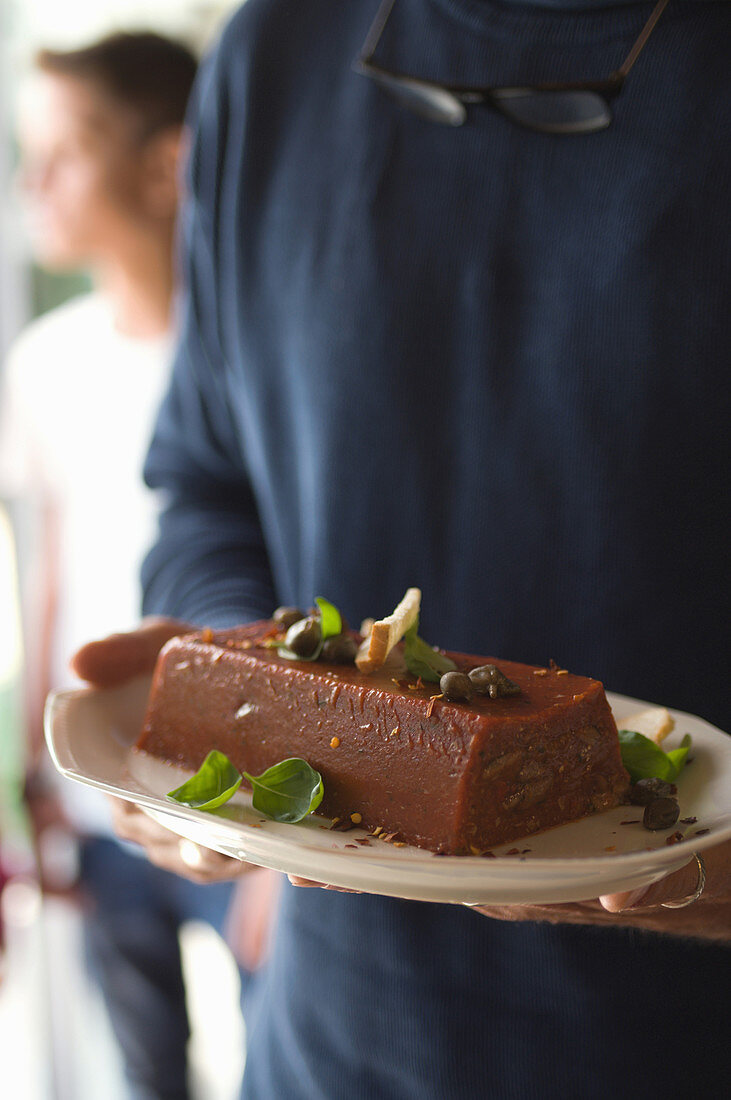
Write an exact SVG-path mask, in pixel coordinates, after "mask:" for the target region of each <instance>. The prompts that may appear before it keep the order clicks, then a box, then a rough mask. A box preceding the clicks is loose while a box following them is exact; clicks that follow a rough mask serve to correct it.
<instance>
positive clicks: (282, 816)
mask: <svg viewBox="0 0 731 1100" xmlns="http://www.w3.org/2000/svg"><path fill="white" fill-rule="evenodd" d="M244 776H245V778H246V779H248V781H249V783H251V787H252V790H253V798H252V805H253V807H254V809H255V810H259V811H260V812H261V813H263V814H266V816H267V817H271V818H273V819H274V821H284V822H287V823H288V824H294V823H295V822H296V821H301V820H302V818H303V817H307V815H308V814H309V813H311V812H312V811H313V810H316V809H317V807H318V806H319V805H320V803H321V802H322V796H323V794H324V787H323V785H322V776H321V775H320V773H319V772H316V771H315V769H314V768H311V767H310V765H309V764H308V763H307V761H306V760H301V759H300V757H298V756H293V757H290V759H288V760H280V762H279V763H278V764H274V765H273V766H272V767H271V768H267V770H266V771H265V772H262V774H261V775H249V773H248V772H244Z"/></svg>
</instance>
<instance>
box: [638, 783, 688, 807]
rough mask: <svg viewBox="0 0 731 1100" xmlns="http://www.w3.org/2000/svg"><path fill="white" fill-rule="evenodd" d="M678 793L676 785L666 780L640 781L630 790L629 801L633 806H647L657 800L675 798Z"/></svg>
mask: <svg viewBox="0 0 731 1100" xmlns="http://www.w3.org/2000/svg"><path fill="white" fill-rule="evenodd" d="M677 793H678V788H677V787H676V786H675V784H674V783H666V782H665V780H664V779H638V780H637V782H636V783H633V784H632V786H631V787H630V789H629V800H630V802H631V803H632V805H633V806H647V805H649V803H650V802H652V801H653V799H655V798H673V797H674V796H675V795H676V794H677Z"/></svg>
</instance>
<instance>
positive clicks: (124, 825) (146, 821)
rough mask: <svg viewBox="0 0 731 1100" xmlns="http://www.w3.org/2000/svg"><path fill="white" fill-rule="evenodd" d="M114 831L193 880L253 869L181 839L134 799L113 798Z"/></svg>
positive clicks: (222, 879) (162, 864) (216, 878)
mask: <svg viewBox="0 0 731 1100" xmlns="http://www.w3.org/2000/svg"><path fill="white" fill-rule="evenodd" d="M108 801H109V802H110V804H111V807H112V823H113V825H114V831H115V832H116V834H117V836H119V837H120V838H121V839H122V840H129V841H132V843H133V844H139V845H141V847H143V848H144V849H145V854H146V855H147V858H148V859H149V860H150V862H151V863H154V864H155V865H156V866H157V867H161V868H162V869H163V870H165V871H172V872H173V874H176V875H181V876H182V877H183V878H187V879H190V880H191V881H192V882H198V883H202V884H205V883H209V882H226V881H228V880H229V879H232V878H238V876H239V875H242V874H246V873H247V872H248V871H250V870H252V867H251V865H250V864H248V863H244V862H243V861H241V860H238V859H232V858H231V857H230V856H224V855H221V853H220V852H214V851H213V850H212V849H211V848H205V847H203V845H201V844H195V843H194V842H193V841H192V840H184V839H181V838H180V837H179V836H178V835H177V833H174V832H172V831H171V830H170V829H166V828H165V826H164V825H160V823H159V822H157V821H153V819H152V818H151V817H149V816H148V815H147V814H146V813H144V812H143V811H142V810H140V809H139V808H138V807H137V806H135V805H134V803H132V802H125V801H123V800H122V799H119V798H109V799H108Z"/></svg>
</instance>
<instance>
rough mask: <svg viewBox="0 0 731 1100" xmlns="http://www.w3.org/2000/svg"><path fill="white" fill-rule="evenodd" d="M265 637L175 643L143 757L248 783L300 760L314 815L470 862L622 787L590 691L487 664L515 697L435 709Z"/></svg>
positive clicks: (155, 696) (266, 626) (264, 626)
mask: <svg viewBox="0 0 731 1100" xmlns="http://www.w3.org/2000/svg"><path fill="white" fill-rule="evenodd" d="M271 625H272V624H271V623H270V622H268V621H266V622H259V623H252V624H250V625H248V626H246V627H240V628H238V629H235V630H226V631H220V632H217V633H212V632H211V631H203V632H201V633H197V634H189V635H186V636H184V637H180V638H173V639H172V640H171V641H170V642H168V644H167V645H166V646H165V648H164V649H163V651H162V652H161V654H160V657H159V659H158V663H157V668H156V671H155V677H154V681H153V687H152V692H151V695H150V702H149V705H148V710H147V714H146V717H145V722H144V727H143V732H142V735H141V737H140V740H139V742H138V748H141V749H144V750H145V751H147V752H149V753H152V754H153V755H155V756H159V757H163V758H164V759H166V760H169V761H172V762H174V763H176V764H180V765H183V766H185V767H188V768H191V769H197V768H198V767H199V766H200V764H201V762H202V760H203V758H204V757H205V755H206V753H207V752H208V751H209V750H210V749H214V748H215V749H218V750H220V751H221V752H223V753H225V754H226V756H228V758H229V759H230V760H231V761H232V763H233V764H235V766H236V767H237V768H239V770H241V771H244V770H246V771H248V772H250V773H252V774H254V775H258V774H260V773H261V772H263V771H264V770H265V769H266V768H268V767H270V766H271V765H272V764H275V763H277V762H278V761H279V760H282V759H284V758H286V757H290V756H300V757H303V758H304V759H305V760H307V761H308V762H309V764H311V765H312V767H313V768H316V769H317V770H318V771H319V772H321V774H322V778H323V783H324V787H325V796H324V798H323V801H322V804H321V806H320V811H319V812H321V813H323V814H326V815H327V816H329V817H339V818H341V819H343V820H345V821H347V820H348V818H349V817H350V815H352V814H360V816H361V821H362V825H363V827H364V828H369V827H376V826H378V825H380V826H382V827H383V829H384V831H386V832H389V833H396V832H397V833H398V834H399V837H400V839H402V840H404V841H406V842H408V843H411V844H417V845H419V846H421V847H424V848H429V849H431V850H433V851H437V852H449V853H452V854H469V853H477V852H483V851H485V850H487V849H488V848H490V847H492V846H494V845H498V844H503V843H507V842H509V841H511V840H515V839H517V838H518V837H523V836H526V835H528V834H529V833H535V832H538V831H539V830H541V829H546V828H549V827H550V826H552V825H560V824H563V823H565V822H568V821H574V820H576V819H578V818H581V817H584V816H586V815H587V814H591V813H594V812H596V811H598V810H606V809H608V808H610V807H612V806H616V805H617V804H618V803H619V802H620V801H621V800H622V796H623V794H624V792H625V790H626V789H627V786H628V783H629V779H628V776H627V774H626V772H625V771H624V768H623V767H622V762H621V759H620V753H619V743H618V738H617V728H616V726H615V723H614V719H613V717H612V713H611V711H610V709H609V704H608V703H607V700H606V697H605V695H604V689H603V687H602V685H601V684H600V683H599V682H598V681H597V680H591V679H588V678H586V677H583V676H574V675H572V674H571V673H567V672H566V671H564V670H559V669H536V668H534V667H532V666H530V665H522V664H517V663H515V662H513V661H503V660H498V659H495V658H484V657H471V656H467V655H465V654H459V653H451V654H449V656H450V657H451V658H452V659H453V660H454V661H455V663H456V664H457V667H458V668H459V669H460V670H463V671H469V670H470V669H473V668H476V667H478V666H479V665H483V664H485V663H486V662H487V661H490V662H491V663H493V664H496V665H497V666H498V667H499V668H500V670H501V671H503V672H504V673H505V674H506V675H507V676H508V677H509V678H510V679H511V680H512V681H513V682H514V683H515V684H517V685H518V686H519V687H520V689H521V691H520V694H519V695H515V696H511V697H505V698H496V699H491V698H489V697H487V696H480V697H476V698H475V699H474V700H473V701H471V702H470V703H456V702H448V701H446V700H445V699H443V698H438V699H433V698H432V696H434V695H435V694H436V693H438V691H439V687H438V685H435V684H425V685H421V683H420V682H418V681H417V678H416V677H414V676H412V675H411V674H410V673H408V672H407V671H405V666H402V667H401V668H399V665H398V647H397V649H396V650H395V651H394V653H393V654H392V655H391V658H390V659H389V662H388V666H384V667H383V668H381V669H378V670H377V671H375V672H370V673H363V672H359V671H358V669H357V668H355V667H354V666H353V665H349V666H343V665H332V664H330V665H329V664H326V663H325V662H323V661H299V660H288V659H286V658H285V657H282V656H279V654H278V653H276V652H275V651H274V650H272V649H270V648H266V647H265V646H263V645H261V644H257V642H262V641H263V640H264V635H266V633H267V632H269V633H271Z"/></svg>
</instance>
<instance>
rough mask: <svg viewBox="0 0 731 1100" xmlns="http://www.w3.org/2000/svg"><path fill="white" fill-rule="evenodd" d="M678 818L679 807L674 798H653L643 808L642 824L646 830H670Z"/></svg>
mask: <svg viewBox="0 0 731 1100" xmlns="http://www.w3.org/2000/svg"><path fill="white" fill-rule="evenodd" d="M679 816H680V807H679V806H678V803H677V802H676V801H675V799H674V798H653V800H652V802H648V803H647V805H646V806H645V812H644V814H643V815H642V824H643V825H644V826H645V828H646V829H670V828H672V826H673V825H674V824H675V822H676V821H677V820H678V818H679Z"/></svg>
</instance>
